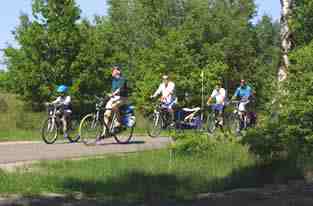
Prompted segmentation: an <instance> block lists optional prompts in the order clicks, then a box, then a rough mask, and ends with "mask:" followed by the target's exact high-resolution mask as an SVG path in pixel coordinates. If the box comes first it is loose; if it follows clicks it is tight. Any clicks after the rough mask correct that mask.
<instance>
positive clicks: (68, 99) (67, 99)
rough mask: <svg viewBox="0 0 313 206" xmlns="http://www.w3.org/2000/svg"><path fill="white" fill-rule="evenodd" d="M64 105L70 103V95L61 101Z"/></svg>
mask: <svg viewBox="0 0 313 206" xmlns="http://www.w3.org/2000/svg"><path fill="white" fill-rule="evenodd" d="M63 104H64V105H70V104H71V97H70V96H67V97H66V98H65V101H64V102H63Z"/></svg>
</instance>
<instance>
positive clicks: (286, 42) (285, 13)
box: [278, 0, 294, 82]
mask: <svg viewBox="0 0 313 206" xmlns="http://www.w3.org/2000/svg"><path fill="white" fill-rule="evenodd" d="M280 3H281V9H282V12H281V19H280V23H281V30H280V38H281V61H280V65H279V68H278V81H279V82H282V81H284V80H286V79H287V76H288V67H289V65H290V62H289V58H288V53H289V52H290V50H291V46H292V41H291V29H290V26H289V22H290V17H291V15H292V8H293V3H294V1H293V0H280Z"/></svg>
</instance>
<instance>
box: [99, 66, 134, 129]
mask: <svg viewBox="0 0 313 206" xmlns="http://www.w3.org/2000/svg"><path fill="white" fill-rule="evenodd" d="M111 91H112V94H111V95H110V99H109V101H108V102H107V103H106V106H105V109H106V110H105V112H104V122H105V123H106V124H107V125H108V123H109V119H110V117H111V114H112V110H114V111H116V112H117V120H118V122H115V125H114V127H115V128H118V127H120V126H121V123H120V122H121V118H120V114H119V111H118V110H119V107H120V106H122V105H124V104H127V101H128V89H127V80H126V78H124V76H123V75H122V71H121V68H120V67H118V66H114V67H113V68H112V90H111ZM105 129H106V128H105V127H104V128H103V134H105Z"/></svg>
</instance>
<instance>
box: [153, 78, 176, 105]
mask: <svg viewBox="0 0 313 206" xmlns="http://www.w3.org/2000/svg"><path fill="white" fill-rule="evenodd" d="M174 92H175V84H174V82H168V83H167V84H165V83H161V84H160V86H159V88H158V89H157V91H156V92H155V93H154V95H153V96H157V95H159V94H162V97H166V99H165V100H164V101H165V102H171V101H173V100H174V99H175V97H174Z"/></svg>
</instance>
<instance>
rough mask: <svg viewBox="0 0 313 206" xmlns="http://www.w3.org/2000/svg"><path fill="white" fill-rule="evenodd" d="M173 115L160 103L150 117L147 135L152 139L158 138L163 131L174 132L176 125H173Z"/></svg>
mask: <svg viewBox="0 0 313 206" xmlns="http://www.w3.org/2000/svg"><path fill="white" fill-rule="evenodd" d="M170 115H171V114H170V113H169V112H168V109H167V108H165V107H164V105H163V103H161V102H160V103H158V104H157V105H156V107H155V108H154V110H153V113H152V114H150V115H149V116H148V121H147V122H148V124H147V128H146V129H147V133H148V135H149V136H150V137H158V136H159V135H160V134H161V131H162V130H167V129H168V130H172V129H174V128H175V125H173V124H172V121H171V116H170Z"/></svg>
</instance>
